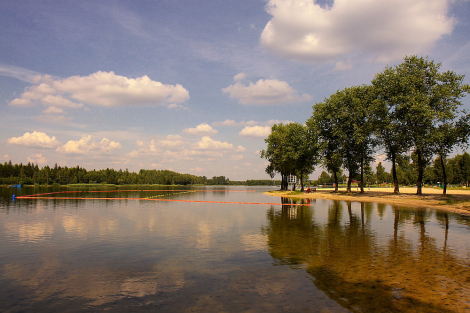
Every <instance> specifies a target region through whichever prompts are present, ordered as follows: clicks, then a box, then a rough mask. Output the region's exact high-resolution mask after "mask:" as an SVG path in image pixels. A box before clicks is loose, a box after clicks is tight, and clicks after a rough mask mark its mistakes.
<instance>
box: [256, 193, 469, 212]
mask: <svg viewBox="0 0 470 313" xmlns="http://www.w3.org/2000/svg"><path fill="white" fill-rule="evenodd" d="M393 190H394V189H393V187H391V188H383V187H382V188H370V189H369V188H365V189H364V193H363V194H361V193H360V191H358V190H356V188H354V189H353V190H352V192H349V193H348V192H346V189H345V188H339V191H338V192H334V189H333V188H321V189H317V191H316V192H312V193H298V192H291V191H280V190H277V191H270V192H266V193H265V194H268V195H271V196H281V197H290V198H309V199H317V198H323V199H331V200H343V201H358V202H380V203H388V204H393V205H397V206H408V207H409V206H414V207H427V208H435V209H440V210H445V211H449V212H454V213H460V214H465V215H470V190H447V195H443V194H442V189H435V188H423V189H422V192H423V195H422V196H418V195H416V188H409V187H402V188H400V194H399V195H395V194H394V193H393Z"/></svg>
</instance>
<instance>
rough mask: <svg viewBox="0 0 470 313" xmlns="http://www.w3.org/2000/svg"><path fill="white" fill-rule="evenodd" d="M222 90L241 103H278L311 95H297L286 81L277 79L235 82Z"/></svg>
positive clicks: (307, 97) (305, 98)
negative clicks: (248, 82) (245, 83)
mask: <svg viewBox="0 0 470 313" xmlns="http://www.w3.org/2000/svg"><path fill="white" fill-rule="evenodd" d="M222 91H223V92H225V93H229V94H230V98H233V99H238V100H239V102H240V103H241V104H279V103H288V102H299V101H307V100H310V99H311V98H312V97H311V96H310V95H308V94H303V95H302V96H299V95H298V93H297V91H296V90H294V89H293V88H292V87H291V86H289V84H288V83H286V82H284V81H279V80H277V79H266V80H263V79H260V80H258V81H257V82H256V84H253V83H250V84H249V85H248V86H246V85H244V84H242V83H240V82H237V83H236V84H234V85H230V86H228V87H227V88H223V89H222Z"/></svg>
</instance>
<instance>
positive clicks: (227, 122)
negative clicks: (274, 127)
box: [212, 119, 259, 126]
mask: <svg viewBox="0 0 470 313" xmlns="http://www.w3.org/2000/svg"><path fill="white" fill-rule="evenodd" d="M258 124H259V122H256V121H253V120H251V121H248V122H245V121H241V122H235V121H234V120H228V119H227V120H225V121H223V122H213V123H212V126H255V125H258Z"/></svg>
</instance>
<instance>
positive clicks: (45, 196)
mask: <svg viewBox="0 0 470 313" xmlns="http://www.w3.org/2000/svg"><path fill="white" fill-rule="evenodd" d="M123 191H188V192H190V191H206V190H103V191H97V190H90V191H82V190H78V191H55V192H48V193H41V194H33V195H26V196H17V197H16V199H42V200H139V201H165V202H193V203H219V204H256V205H287V206H310V204H308V203H305V204H296V203H271V202H243V201H241V202H238V201H207V200H185V199H157V198H153V197H151V198H150V197H149V198H101V197H99V198H98V197H54V196H51V195H54V194H62V193H84V192H123ZM209 191H212V190H209ZM214 191H219V190H214ZM232 191H242V190H232ZM243 191H250V192H253V191H254V190H243Z"/></svg>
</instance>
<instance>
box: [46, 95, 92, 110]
mask: <svg viewBox="0 0 470 313" xmlns="http://www.w3.org/2000/svg"><path fill="white" fill-rule="evenodd" d="M41 102H42V103H43V104H44V105H48V106H52V107H65V108H81V107H83V103H75V102H72V101H70V100H69V99H64V98H62V97H61V96H53V95H47V96H45V97H44V98H42V99H41Z"/></svg>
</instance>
